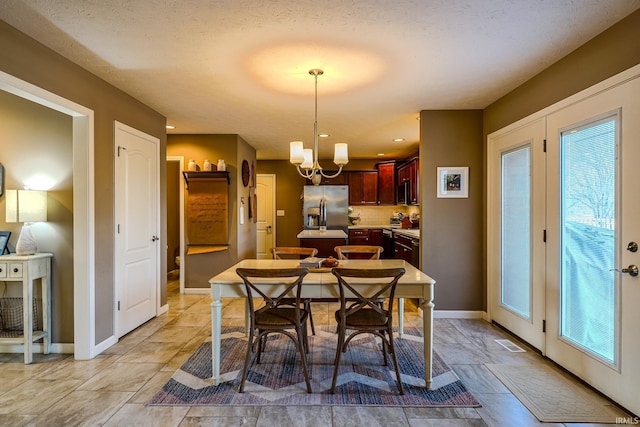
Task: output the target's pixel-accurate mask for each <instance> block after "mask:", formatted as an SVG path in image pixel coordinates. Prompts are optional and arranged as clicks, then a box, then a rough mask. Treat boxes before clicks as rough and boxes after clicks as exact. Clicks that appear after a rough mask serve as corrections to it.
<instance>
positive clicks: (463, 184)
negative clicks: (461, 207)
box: [438, 167, 469, 199]
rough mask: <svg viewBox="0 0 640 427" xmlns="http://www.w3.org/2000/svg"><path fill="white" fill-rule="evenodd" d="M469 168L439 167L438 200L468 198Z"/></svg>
mask: <svg viewBox="0 0 640 427" xmlns="http://www.w3.org/2000/svg"><path fill="white" fill-rule="evenodd" d="M468 197H469V168H468V167H439V168H438V198H458V199H461V198H462V199H463V198H468Z"/></svg>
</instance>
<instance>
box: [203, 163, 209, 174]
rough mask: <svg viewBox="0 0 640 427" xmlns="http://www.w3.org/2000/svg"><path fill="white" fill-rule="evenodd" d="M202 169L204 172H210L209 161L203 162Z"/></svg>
mask: <svg viewBox="0 0 640 427" xmlns="http://www.w3.org/2000/svg"><path fill="white" fill-rule="evenodd" d="M203 168H204V171H205V172H211V162H210V161H209V160H205V161H204V165H203Z"/></svg>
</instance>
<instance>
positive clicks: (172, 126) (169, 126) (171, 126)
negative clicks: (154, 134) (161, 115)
mask: <svg viewBox="0 0 640 427" xmlns="http://www.w3.org/2000/svg"><path fill="white" fill-rule="evenodd" d="M175 128H176V127H175V126H174V125H167V129H175Z"/></svg>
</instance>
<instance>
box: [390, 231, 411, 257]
mask: <svg viewBox="0 0 640 427" xmlns="http://www.w3.org/2000/svg"><path fill="white" fill-rule="evenodd" d="M393 251H394V258H395V259H403V260H405V261H407V262H408V263H411V261H412V257H413V241H412V240H411V239H410V238H408V237H405V236H403V235H401V234H397V233H394V236H393Z"/></svg>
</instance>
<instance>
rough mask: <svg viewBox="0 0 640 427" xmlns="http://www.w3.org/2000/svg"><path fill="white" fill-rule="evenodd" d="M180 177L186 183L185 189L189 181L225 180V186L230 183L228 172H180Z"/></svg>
mask: <svg viewBox="0 0 640 427" xmlns="http://www.w3.org/2000/svg"><path fill="white" fill-rule="evenodd" d="M182 175H183V176H184V180H185V182H186V183H187V188H189V181H193V180H198V179H216V178H226V179H227V184H229V183H231V180H230V179H229V172H227V171H220V172H218V171H215V172H214V171H200V172H195V171H182Z"/></svg>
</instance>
